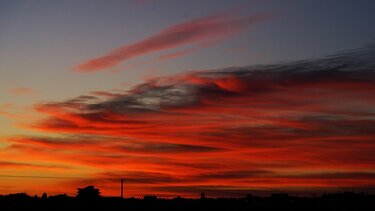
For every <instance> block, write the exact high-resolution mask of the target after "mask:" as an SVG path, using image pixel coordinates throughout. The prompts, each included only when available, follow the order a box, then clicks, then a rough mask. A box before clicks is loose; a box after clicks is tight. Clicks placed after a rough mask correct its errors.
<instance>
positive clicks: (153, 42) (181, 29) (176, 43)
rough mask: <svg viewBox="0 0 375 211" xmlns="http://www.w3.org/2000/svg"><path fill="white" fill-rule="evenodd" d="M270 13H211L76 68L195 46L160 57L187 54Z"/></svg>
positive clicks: (87, 69)
mask: <svg viewBox="0 0 375 211" xmlns="http://www.w3.org/2000/svg"><path fill="white" fill-rule="evenodd" d="M272 16H273V14H271V13H261V14H255V15H238V11H237V14H236V13H235V11H234V10H230V11H226V12H222V13H219V14H214V15H210V16H206V17H202V18H197V19H193V20H191V21H187V22H183V23H179V24H175V25H172V26H168V27H166V28H164V29H162V30H160V31H159V32H157V33H155V34H153V35H150V36H149V37H146V38H144V39H143V40H140V41H136V42H134V43H130V44H127V45H125V46H122V47H120V48H117V49H114V50H112V51H111V52H109V53H107V54H105V55H103V56H100V57H98V58H94V59H91V60H89V61H86V62H84V63H82V64H80V65H78V66H77V67H76V70H77V71H79V72H93V71H100V70H105V69H108V68H111V67H115V66H117V65H118V64H119V63H120V62H123V61H126V60H128V59H131V58H135V57H139V56H143V55H146V54H149V53H154V52H158V51H163V50H167V49H173V48H176V47H181V46H186V45H196V47H195V48H193V49H190V50H183V51H177V52H175V53H172V54H167V55H164V56H161V59H166V58H173V57H177V56H182V55H186V54H188V53H190V52H192V51H193V50H196V48H197V47H199V46H201V47H203V46H204V45H205V43H207V42H208V41H210V42H212V41H213V40H221V41H223V40H225V39H227V38H230V37H232V36H233V35H235V34H237V33H240V32H242V31H244V30H246V29H247V28H248V27H249V26H251V25H252V24H255V23H257V22H260V21H264V20H267V19H270V18H271V17H272Z"/></svg>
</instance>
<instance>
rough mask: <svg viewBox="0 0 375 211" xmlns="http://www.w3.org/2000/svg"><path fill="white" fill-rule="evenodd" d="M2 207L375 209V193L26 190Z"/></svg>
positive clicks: (7, 198) (0, 206) (238, 210)
mask: <svg viewBox="0 0 375 211" xmlns="http://www.w3.org/2000/svg"><path fill="white" fill-rule="evenodd" d="M0 210H1V211H3V210H4V211H6V210H22V211H25V210H64V211H69V210H163V211H168V210H174V211H184V210H189V211H195V210H213V211H215V210H234V211H241V210H303V211H305V210H332V211H336V210H337V211H339V210H372V211H373V210H375V195H373V194H372V195H371V194H357V193H351V192H345V193H336V194H326V195H323V196H320V197H297V196H288V195H287V194H273V195H272V196H269V197H257V196H251V195H248V196H247V197H245V198H239V199H234V198H218V199H211V198H203V199H187V198H174V199H161V198H157V197H155V196H145V197H144V198H143V199H136V198H126V199H122V198H115V197H95V198H79V197H69V196H66V195H57V196H50V197H46V196H44V197H36V196H35V197H32V196H28V195H27V194H24V193H19V194H9V195H4V196H0Z"/></svg>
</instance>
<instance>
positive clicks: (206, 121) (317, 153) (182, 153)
mask: <svg viewBox="0 0 375 211" xmlns="http://www.w3.org/2000/svg"><path fill="white" fill-rule="evenodd" d="M21 2H22V1H14V2H10V1H9V2H8V1H4V2H2V3H1V4H0V7H1V8H5V9H0V11H5V10H7V11H9V14H8V13H4V14H3V15H2V16H1V17H5V19H4V21H2V22H1V25H0V28H1V32H0V44H2V45H3V43H4V45H3V46H4V47H1V50H0V53H1V55H2V56H1V57H2V58H1V59H0V63H3V64H2V65H1V66H0V69H1V72H0V78H1V79H0V88H1V93H0V94H1V96H0V124H1V127H2V128H1V130H0V194H3V193H10V192H27V193H30V194H41V193H43V192H48V193H51V194H57V193H68V194H71V195H74V194H75V192H76V188H77V187H82V186H85V185H95V186H97V187H99V188H100V189H101V191H102V193H103V195H108V196H114V195H119V190H120V187H119V185H120V182H119V181H120V179H122V178H124V179H125V195H126V196H127V197H129V196H143V195H147V194H155V195H158V196H166V197H175V196H177V195H180V196H188V197H198V196H199V194H200V193H201V192H205V193H206V194H207V195H208V196H226V197H239V196H244V195H246V194H248V193H255V194H267V193H271V192H280V191H286V192H292V193H301V194H311V193H322V192H324V191H338V190H353V191H370V192H373V191H374V190H375V189H374V187H375V116H374V115H375V46H374V45H373V44H371V43H370V41H371V39H366V38H364V37H363V38H360V37H356V38H353V40H352V41H351V42H349V41H347V42H348V43H349V44H348V45H345V46H342V45H341V44H340V45H339V44H337V45H334V44H332V45H331V46H329V45H326V47H322V49H321V51H316V52H317V53H316V54H314V53H309V52H311V51H314V50H313V49H315V46H314V44H312V43H305V45H304V46H303V48H305V49H304V50H303V51H301V52H300V53H301V55H298V53H296V54H293V53H292V51H294V50H293V49H292V48H293V47H290V48H286V47H285V46H284V47H280V49H282V51H280V49H276V47H275V49H272V47H259V46H261V45H263V46H267V44H268V43H271V42H274V41H272V40H273V39H279V41H278V42H292V40H290V39H289V38H286V36H288V35H289V34H288V33H289V32H288V30H285V29H282V28H283V27H290V28H292V27H293V26H294V25H293V24H294V23H285V20H292V19H293V20H294V18H296V17H298V15H301V13H300V12H296V11H297V10H298V9H300V10H303V9H304V7H303V6H302V5H299V6H296V8H294V7H293V8H290V9H287V7H285V6H281V5H279V4H278V3H275V2H273V1H270V5H266V4H265V3H253V4H254V5H253V4H251V5H250V4H244V3H243V2H241V1H233V2H232V3H230V1H228V2H221V3H218V4H217V5H216V6H212V8H211V7H204V8H200V9H198V10H197V11H196V12H194V11H195V9H197V8H199V6H198V5H199V3H198V2H194V3H192V4H191V5H190V6H188V7H186V8H184V7H183V5H181V6H179V5H178V4H177V3H171V2H169V3H168V2H164V1H161V2H157V1H128V2H126V3H124V2H122V3H119V2H116V3H114V4H113V5H110V4H106V3H103V2H100V1H94V3H93V4H95V5H96V6H98V7H100V5H101V6H102V7H103V11H102V13H100V15H99V16H100V17H96V18H94V19H93V20H89V18H88V17H91V16H92V17H94V14H96V13H95V11H96V10H97V7H91V6H89V7H88V8H86V10H83V11H82V16H80V15H79V14H78V11H79V10H77V9H73V8H75V7H78V8H80V9H83V8H85V7H84V5H81V4H79V5H75V6H73V5H70V3H67V4H66V5H65V4H64V5H63V6H61V7H60V8H59V7H57V6H52V5H51V4H50V3H46V5H45V6H43V7H41V8H39V7H38V8H37V7H36V6H35V5H34V6H30V5H24V4H27V3H21ZM245 2H246V1H245ZM58 4H61V3H58ZM169 4H171V5H169ZM211 4H212V3H211ZM353 4H355V2H354V1H353ZM116 5H117V6H116ZM168 5H169V6H168ZM3 6H4V7H3ZM120 6H121V7H122V9H119V7H120ZM346 6H348V7H349V5H346ZM107 7H108V8H107ZM164 7H168V8H169V9H162V8H164ZM172 7H173V8H174V9H176V10H178V11H180V12H181V13H182V14H179V15H177V16H176V14H175V13H173V12H171V13H168V12H165V13H163V12H162V11H170V10H171V8H172ZM363 7H365V6H363ZM30 8H33V9H34V10H35V11H31V9H30ZM244 8H245V9H244ZM246 8H251V10H249V11H247V9H246ZM47 9H48V10H51V11H53V12H52V13H51V14H49V13H48V14H47V13H46V14H45V15H46V16H49V17H50V20H44V19H43V21H39V22H38V20H41V18H43V15H41V14H36V13H37V11H39V10H43V11H45V10H47ZM315 9H316V10H318V9H317V8H315ZM332 9H333V8H332ZM131 10H136V11H138V12H142V11H143V12H144V13H148V12H151V13H152V14H149V15H145V17H144V18H142V19H137V17H138V15H136V14H134V13H131V12H129V11H131ZM312 10H314V7H312ZM25 11H27V12H25ZM57 11H60V13H57ZM110 11H113V14H112V13H111V12H110ZM123 11H128V13H129V14H126V15H125V14H122V13H121V12H123ZM22 12H25V13H24V16H17V18H16V17H13V16H12V15H11V14H10V13H13V14H18V13H22ZM183 12H185V16H183ZM365 12H366V11H365ZM365 12H364V13H365ZM154 13H155V14H159V16H157V18H156V19H153V18H152V15H153V14H154ZM186 14H188V15H186ZM202 14H205V15H202ZM163 15H165V16H163ZM308 15H309V14H306V17H305V18H306V19H303V17H304V16H303V17H300V18H302V19H303V20H301V21H302V22H303V21H304V20H305V21H306V24H311V25H313V24H312V23H311V22H308V17H309V16H308ZM333 15H334V17H336V16H337V17H336V18H337V20H336V21H338V22H339V16H340V12H337V13H336V12H334V13H333ZM335 15H336V16H335ZM68 16H72V18H73V17H74V18H77V17H80V18H78V19H77V20H76V21H77V22H74V21H73V20H72V19H69V18H68ZM323 16H324V14H323ZM120 17H121V18H122V19H124V22H123V24H124V27H125V28H126V30H122V29H119V28H118V27H120V26H121V24H122V22H121V20H118V18H120ZM163 17H169V20H167V21H166V20H165V19H163ZM173 17H174V19H175V20H174V19H173ZM64 18H68V19H66V20H65V19H64ZM100 18H102V19H100ZM138 18H139V17H138ZM112 19H113V22H112ZM125 19H126V20H125ZM167 19H168V18H167ZM33 20H35V21H33ZM136 20H138V21H139V22H137V21H136ZM280 20H284V22H283V21H280ZM85 21H86V22H87V23H86V22H85ZM95 21H96V22H97V23H96V24H97V25H96V24H95V23H94V22H95ZM318 21H319V20H316V22H317V23H318ZM355 21H362V23H363V28H364V29H363V30H364V31H365V29H367V28H366V26H365V25H366V23H367V22H364V20H363V19H358V20H357V19H356V20H353V21H352V23H351V24H353V25H355V24H354V22H355ZM366 21H368V23H369V24H368V25H371V24H370V20H367V19H366ZM29 22H30V24H35V25H34V26H35V27H38V26H39V27H41V29H40V31H39V32H37V31H35V29H33V30H32V31H31V32H29V33H30V34H29V36H30V37H29V38H25V37H24V36H21V35H17V36H16V37H13V38H11V37H10V36H11V35H12V34H16V33H17V32H20V31H22V30H23V29H20V28H18V27H22V26H21V25H22V24H26V23H29ZM60 22H61V24H62V26H61V27H54V26H53V25H54V24H56V23H60ZM83 22H85V24H86V25H85V26H86V28H85V29H82V28H79V27H78V25H76V24H78V23H79V24H83ZM372 22H374V21H373V20H372ZM109 23H111V24H112V25H110V24H109ZM314 23H315V22H314ZM17 24H18V25H17ZM19 24H21V25H19ZM106 24H107V25H106ZM134 24H135V25H134ZM137 24H138V25H143V26H144V27H145V28H139V27H137V26H136V25H137ZM288 24H290V25H288ZM148 25H153V27H151V28H147V27H146V26H148ZM297 25H298V24H297ZM50 26H51V28H50V29H49V31H48V30H47V31H44V32H43V29H44V28H43V27H47V28H48V27H50ZM79 26H81V27H84V26H83V25H79ZM12 27H13V28H12ZM69 27H71V28H69ZM91 27H92V28H91ZM95 27H97V28H95ZM101 27H104V28H101ZM106 27H107V28H106ZM131 27H133V28H131ZM299 27H301V28H298V30H304V29H303V27H302V26H300V25H299ZM311 27H314V26H311ZM322 27H323V26H322ZM349 27H351V26H349ZM353 27H354V26H353ZM4 28H5V31H7V30H9V31H8V32H3V30H4ZM112 28H113V29H115V28H116V30H115V31H114V32H113V34H111V33H109V34H108V33H106V32H105V30H109V29H112ZM274 28H276V29H277V30H279V31H278V33H280V34H273V33H271V32H269V31H270V30H275V29H274ZM85 30H87V31H85ZM95 30H98V31H99V32H98V34H95V33H94V31H95ZM257 30H258V31H260V32H257ZM262 30H263V31H264V32H262ZM277 30H276V31H277ZM316 30H317V29H316ZM322 30H323V29H322ZM327 30H328V29H327ZM338 30H339V29H338ZM357 30H362V29H357ZM367 30H368V31H366V32H367V34H369V35H372V36H373V35H375V31H374V30H373V29H371V30H370V29H367ZM69 33H76V34H77V36H76V37H75V35H74V36H72V35H70V34H69ZM90 33H92V36H90V37H88V38H85V36H87V34H90ZM262 33H264V34H267V35H268V36H269V37H268V38H267V37H261V36H260V35H262ZM290 33H292V32H290ZM304 33H308V32H301V34H300V35H298V36H304ZM327 33H329V32H328V31H327ZM332 33H333V32H332ZM371 33H372V34H371ZM119 34H121V35H122V36H123V37H124V40H123V41H121V39H120V37H121V36H120V35H119ZM364 34H366V33H364ZM42 35H45V36H46V37H44V40H43V42H42V41H40V40H39V38H38V36H42ZM48 36H57V38H56V39H57V40H56V41H52V40H53V39H51V38H48ZM58 36H62V37H58ZM126 36H129V38H126ZM306 36H308V35H306ZM330 36H331V35H329V36H328V35H327V38H326V39H327V40H329V39H331V40H330V41H332V40H333V39H334V38H333V37H332V38H329V37H330ZM332 36H337V35H332ZM358 36H360V35H358ZM369 37H370V36H369ZM372 38H373V37H372ZM85 39H88V40H85ZM283 39H285V40H284V41H283ZM299 39H302V38H298V39H296V40H295V42H299ZM311 39H313V38H311ZM359 39H360V41H358V40H359ZM37 40H39V42H37ZM64 40H65V41H64ZM29 41H30V43H36V44H30V43H29ZM372 41H373V40H372ZM12 42H14V43H17V44H16V46H15V47H14V46H11V45H9V44H7V43H12ZM256 42H259V43H258V44H256ZM303 42H305V41H303ZM311 42H315V41H311ZM337 42H339V41H337ZM37 43H39V44H37ZM65 43H66V45H65ZM95 43H97V46H96V45H95ZM301 43H302V41H301ZM21 44H22V45H24V46H25V47H24V48H25V49H26V50H25V51H23V52H22V50H20V51H21V52H20V55H19V56H18V58H17V55H16V54H17V52H13V53H12V51H15V49H17V46H18V45H21ZM357 44H358V45H357ZM252 45H254V48H252V47H251V46H252ZM294 45H295V46H297V44H294V43H290V46H294ZM48 46H50V47H48ZM322 46H323V44H322ZM338 46H340V47H338ZM355 46H357V47H355ZM240 47H241V48H240ZM247 48H249V49H250V50H247ZM231 49H232V50H231ZM233 49H236V50H233ZM309 49H311V50H309ZM34 50H35V53H33V51H34ZM343 50H345V51H343ZM257 53H259V55H261V56H256V54H257ZM65 54H66V56H65ZM284 54H285V55H287V56H285V55H284ZM28 56H30V59H27V57H28ZM232 57H233V58H232ZM301 57H304V58H301ZM17 60H20V62H19V63H17V64H16V62H17ZM3 61H4V62H3ZM12 61H13V62H12Z"/></svg>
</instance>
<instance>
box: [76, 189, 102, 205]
mask: <svg viewBox="0 0 375 211" xmlns="http://www.w3.org/2000/svg"><path fill="white" fill-rule="evenodd" d="M77 198H78V199H81V200H85V201H86V200H96V199H99V198H100V190H99V189H97V188H95V187H94V186H87V187H85V188H77Z"/></svg>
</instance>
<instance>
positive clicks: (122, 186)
mask: <svg viewBox="0 0 375 211" xmlns="http://www.w3.org/2000/svg"><path fill="white" fill-rule="evenodd" d="M121 198H124V179H121Z"/></svg>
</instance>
